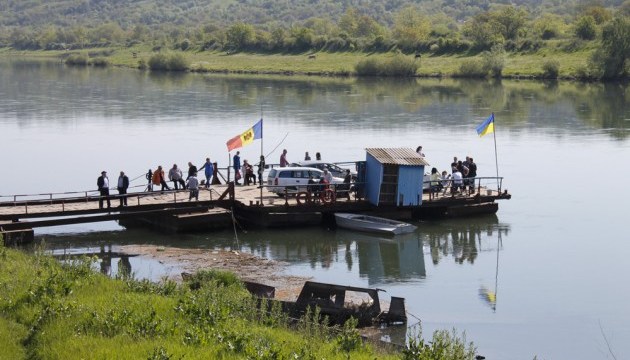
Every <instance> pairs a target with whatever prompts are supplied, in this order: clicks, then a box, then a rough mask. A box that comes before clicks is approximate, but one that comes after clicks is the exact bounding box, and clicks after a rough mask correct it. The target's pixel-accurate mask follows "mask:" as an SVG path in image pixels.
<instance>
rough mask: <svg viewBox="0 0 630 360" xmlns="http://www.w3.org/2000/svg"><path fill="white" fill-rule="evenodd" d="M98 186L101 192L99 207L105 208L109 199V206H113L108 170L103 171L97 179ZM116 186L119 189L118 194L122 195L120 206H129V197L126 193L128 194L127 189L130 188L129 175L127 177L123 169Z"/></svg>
mask: <svg viewBox="0 0 630 360" xmlns="http://www.w3.org/2000/svg"><path fill="white" fill-rule="evenodd" d="M96 186H97V187H98V192H99V194H100V197H99V199H98V207H99V209H102V208H103V203H104V202H105V201H107V207H108V208H111V207H112V203H111V201H110V199H109V178H108V177H107V171H101V176H99V177H98V179H96ZM116 188H117V189H118V194H119V195H121V196H120V205H119V207H123V206H127V197H126V196H124V195H125V194H127V189H128V188H129V177H127V175H125V173H124V172H123V171H121V172H120V176H119V177H118V184H117V187H116Z"/></svg>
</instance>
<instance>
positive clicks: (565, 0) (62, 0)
mask: <svg viewBox="0 0 630 360" xmlns="http://www.w3.org/2000/svg"><path fill="white" fill-rule="evenodd" d="M410 5H411V6H414V7H416V8H417V9H419V10H420V11H421V12H423V13H424V14H425V15H429V16H432V15H438V14H439V15H446V16H447V17H449V18H452V19H453V20H455V21H465V20H466V19H468V18H470V17H472V16H475V15H477V14H479V13H482V12H485V11H488V10H491V9H492V7H493V6H500V5H514V6H517V7H519V8H523V9H525V10H527V11H528V12H529V13H531V14H542V13H551V14H557V15H560V16H562V17H563V18H570V17H572V16H575V15H576V14H577V13H579V12H581V11H582V10H583V9H584V8H587V7H591V6H602V7H604V8H617V7H621V6H625V7H630V2H628V1H626V2H625V4H624V1H623V0H602V1H596V0H593V1H578V0H513V1H506V0H498V1H489V0H426V1H422V0H418V1H413V0H341V1H337V0H160V1H156V0H0V26H8V27H13V26H46V25H58V26H75V25H84V26H95V25H98V24H102V23H107V22H116V23H117V24H119V25H120V26H121V27H123V28H125V27H129V26H133V25H147V26H153V25H157V24H161V25H163V24H166V23H169V24H173V25H192V26H196V25H200V24H202V23H213V24H216V25H227V24H230V23H232V22H237V21H240V22H245V23H250V24H256V25H260V24H283V25H286V26H290V25H292V24H293V23H294V22H301V21H304V20H307V19H309V18H324V19H327V20H331V21H333V22H336V21H338V20H339V19H340V18H341V17H342V16H343V14H344V13H345V12H346V11H347V10H348V9H356V10H357V12H358V13H359V14H361V15H365V16H369V17H371V18H373V19H374V20H376V21H377V22H379V23H381V24H383V25H385V26H391V25H392V24H393V23H394V19H395V14H396V13H397V12H398V11H399V10H401V9H403V8H405V7H407V6H410Z"/></svg>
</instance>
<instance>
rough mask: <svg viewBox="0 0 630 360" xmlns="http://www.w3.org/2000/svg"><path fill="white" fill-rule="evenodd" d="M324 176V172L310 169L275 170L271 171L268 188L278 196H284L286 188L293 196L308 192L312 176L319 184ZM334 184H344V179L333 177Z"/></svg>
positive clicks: (296, 167)
mask: <svg viewBox="0 0 630 360" xmlns="http://www.w3.org/2000/svg"><path fill="white" fill-rule="evenodd" d="M322 174H324V172H323V171H321V170H319V169H315V168H310V167H301V166H295V167H283V168H273V169H271V170H269V174H268V175H267V186H269V191H271V192H274V193H276V194H278V195H283V194H284V191H285V188H286V189H287V191H288V192H289V193H291V194H295V193H297V192H300V191H306V186H307V185H308V179H309V178H310V177H311V176H312V177H313V180H315V181H316V182H317V183H319V179H320V178H321V177H322ZM332 183H333V184H343V179H342V178H338V177H333V180H332Z"/></svg>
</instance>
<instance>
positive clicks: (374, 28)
mask: <svg viewBox="0 0 630 360" xmlns="http://www.w3.org/2000/svg"><path fill="white" fill-rule="evenodd" d="M339 29H340V30H341V31H344V32H345V33H347V34H348V35H350V37H353V38H357V39H358V38H367V39H370V40H371V39H374V38H376V37H377V36H379V35H384V34H385V29H384V28H383V27H382V26H381V25H380V24H379V23H378V22H377V21H376V20H374V19H373V18H372V17H369V16H367V15H360V14H359V12H358V11H357V9H355V8H349V9H348V10H347V11H346V13H345V14H343V16H342V17H341V18H340V19H339Z"/></svg>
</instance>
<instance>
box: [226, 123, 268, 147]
mask: <svg viewBox="0 0 630 360" xmlns="http://www.w3.org/2000/svg"><path fill="white" fill-rule="evenodd" d="M262 136H263V119H260V121H259V122H257V123H256V125H254V126H252V127H251V128H249V129H247V131H245V132H244V133H242V134H240V135H236V136H235V137H233V138H231V139H230V140H228V142H227V148H228V152H229V151H232V150H234V149H238V148H240V147H243V146H245V145H249V144H251V143H252V142H254V140H256V139H262Z"/></svg>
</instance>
